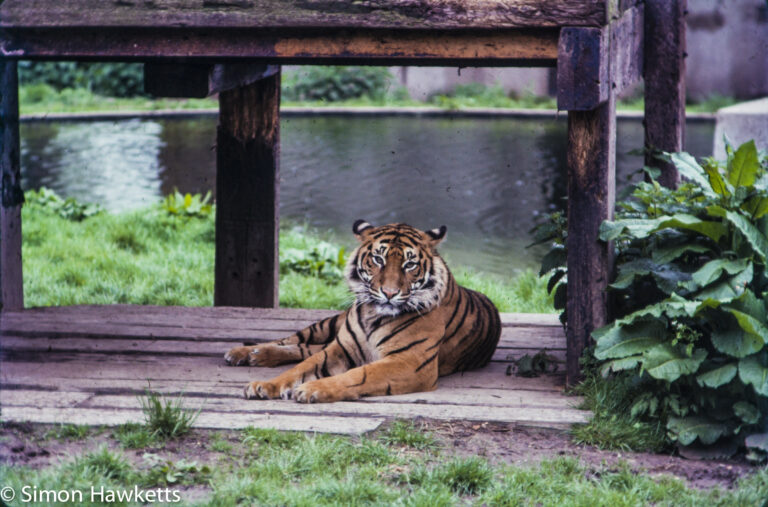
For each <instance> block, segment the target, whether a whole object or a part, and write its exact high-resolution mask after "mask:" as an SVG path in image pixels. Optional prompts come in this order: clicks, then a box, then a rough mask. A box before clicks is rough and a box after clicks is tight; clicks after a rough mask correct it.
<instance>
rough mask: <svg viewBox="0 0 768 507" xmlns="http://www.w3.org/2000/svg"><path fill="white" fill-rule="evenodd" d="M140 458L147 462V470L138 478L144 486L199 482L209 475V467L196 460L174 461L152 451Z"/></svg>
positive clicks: (202, 481)
mask: <svg viewBox="0 0 768 507" xmlns="http://www.w3.org/2000/svg"><path fill="white" fill-rule="evenodd" d="M142 458H144V461H145V462H147V463H148V464H149V470H147V471H145V472H144V474H142V475H141V476H140V478H139V480H140V482H141V483H142V485H144V486H169V485H178V484H185V485H186V484H199V483H205V482H207V481H208V479H210V477H211V468H210V467H209V466H208V465H199V464H198V463H197V462H196V461H187V460H184V459H182V460H179V461H175V462H174V461H171V460H166V459H163V458H162V457H161V456H158V455H157V454H153V453H144V455H143V456H142Z"/></svg>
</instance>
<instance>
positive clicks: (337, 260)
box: [280, 241, 346, 282]
mask: <svg viewBox="0 0 768 507" xmlns="http://www.w3.org/2000/svg"><path fill="white" fill-rule="evenodd" d="M345 264H346V250H345V249H344V247H340V246H336V245H332V244H331V243H328V242H326V241H317V242H315V243H313V244H312V247H311V248H310V249H297V248H286V249H284V250H281V251H280V273H282V274H285V273H288V272H289V271H293V272H294V273H299V274H303V275H308V276H314V277H318V278H322V279H324V280H328V281H332V282H337V281H340V280H341V279H342V277H343V275H344V266H345Z"/></svg>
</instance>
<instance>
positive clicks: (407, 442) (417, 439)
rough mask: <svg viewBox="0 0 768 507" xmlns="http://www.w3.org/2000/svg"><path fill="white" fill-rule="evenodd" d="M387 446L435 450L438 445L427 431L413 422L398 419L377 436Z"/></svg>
mask: <svg viewBox="0 0 768 507" xmlns="http://www.w3.org/2000/svg"><path fill="white" fill-rule="evenodd" d="M379 439H380V440H381V441H382V442H384V443H385V444H387V445H393V446H397V445H399V446H406V447H412V448H413V449H419V450H425V449H437V448H438V447H439V444H438V442H437V439H436V438H435V436H434V435H433V434H432V433H430V432H429V431H425V430H424V429H423V428H420V427H418V426H417V425H416V424H414V422H413V421H408V420H404V419H398V420H396V421H393V422H392V423H391V424H390V425H389V426H388V427H387V428H386V429H385V430H384V431H383V432H382V433H381V435H380V436H379Z"/></svg>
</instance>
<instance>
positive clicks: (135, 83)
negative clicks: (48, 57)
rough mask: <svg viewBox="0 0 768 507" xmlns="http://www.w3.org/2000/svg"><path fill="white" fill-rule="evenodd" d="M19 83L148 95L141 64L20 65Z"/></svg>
mask: <svg viewBox="0 0 768 507" xmlns="http://www.w3.org/2000/svg"><path fill="white" fill-rule="evenodd" d="M19 81H20V82H21V83H22V84H25V85H39V84H42V85H48V86H50V87H51V88H53V89H54V90H58V91H61V90H63V89H65V88H84V89H87V90H90V91H92V92H93V93H96V94H98V95H105V96H108V97H135V96H145V95H146V94H145V93H144V68H143V66H142V64H140V63H88V62H19Z"/></svg>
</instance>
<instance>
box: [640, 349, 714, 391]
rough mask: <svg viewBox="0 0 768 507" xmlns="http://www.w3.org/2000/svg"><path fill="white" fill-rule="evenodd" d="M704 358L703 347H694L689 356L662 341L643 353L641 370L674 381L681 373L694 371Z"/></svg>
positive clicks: (705, 353)
mask: <svg viewBox="0 0 768 507" xmlns="http://www.w3.org/2000/svg"><path fill="white" fill-rule="evenodd" d="M706 358H707V351H706V350H704V349H696V350H695V351H694V353H693V355H692V356H690V357H689V356H687V355H686V354H685V353H683V352H680V351H679V350H677V349H676V348H675V347H673V346H672V345H671V344H669V343H662V344H659V345H656V346H655V347H653V348H651V349H649V350H648V351H647V352H645V353H644V354H643V370H645V371H647V372H648V374H649V375H650V376H651V377H653V378H656V379H659V380H666V381H668V382H674V381H675V380H677V379H678V378H680V377H681V376H682V375H690V374H691V373H696V371H697V370H698V369H699V366H700V365H701V363H702V362H703V361H704V359H706Z"/></svg>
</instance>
